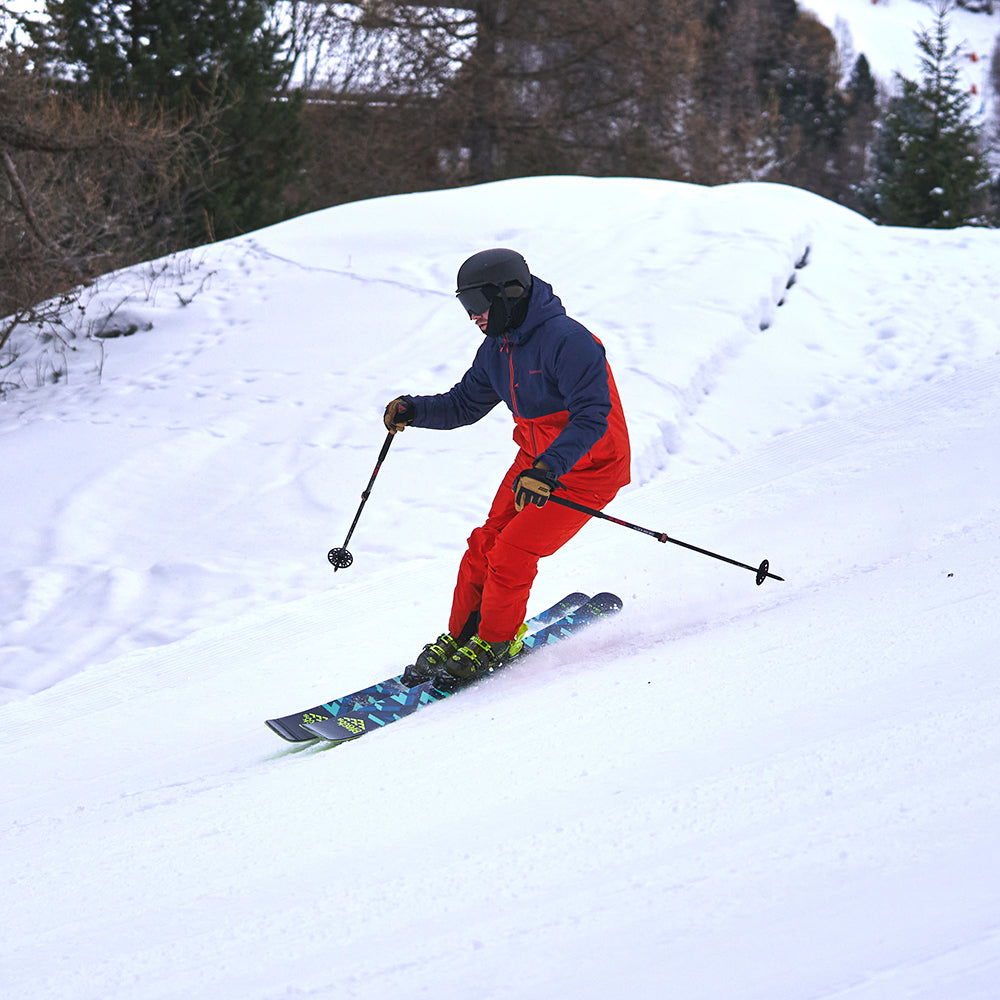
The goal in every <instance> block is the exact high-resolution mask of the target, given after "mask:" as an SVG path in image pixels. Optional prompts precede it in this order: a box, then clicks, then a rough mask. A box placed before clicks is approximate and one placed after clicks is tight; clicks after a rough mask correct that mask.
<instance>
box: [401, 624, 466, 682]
mask: <svg viewBox="0 0 1000 1000" xmlns="http://www.w3.org/2000/svg"><path fill="white" fill-rule="evenodd" d="M457 652H458V643H457V642H456V641H455V637H454V636H453V635H452V634H451V633H450V632H442V633H441V635H439V636H438V637H437V639H436V640H435V641H434V642H429V643H427V645H426V646H424V648H423V649H422V650H421V651H420V653H419V655H418V656H417V659H416V662H415V663H411V664H410V665H409V666H408V667H407V668H406V669H405V670H404V671H403V683H404V684H405V685H406V686H407V687H415V686H416V685H417V684H423V683H424V681H430V680H433V679H434V678H435V677H437V676H438V675H439V674H440V673H441V671H442V670H443V669H444V665H445V664H446V663H447V662H448V660H449V659H451V657H452V656H454V655H455V653H457Z"/></svg>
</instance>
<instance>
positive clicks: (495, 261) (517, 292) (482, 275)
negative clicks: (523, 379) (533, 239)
mask: <svg viewBox="0 0 1000 1000" xmlns="http://www.w3.org/2000/svg"><path fill="white" fill-rule="evenodd" d="M531 285H532V281H531V272H530V271H529V270H528V265H527V263H526V262H525V259H524V258H523V257H522V256H521V255H520V254H519V253H518V252H517V251H516V250H505V249H502V248H499V247H497V248H495V249H493V250H480V251H479V253H475V254H473V255H472V256H471V257H470V258H469V259H468V260H467V261H466V262H465V263H464V264H463V265H462V266H461V267H460V268H459V269H458V291H456V292H455V294H456V295H457V296H458V301H459V302H461V303H462V306H463V307H464V308H465V310H466V312H468V314H469V315H470V316H482V315H483V313H486V312H488V313H489V318H488V320H487V322H486V335H487V336H488V337H499V336H500V335H501V334H502V333H504V332H505V331H506V330H512V329H514V328H515V327H517V326H520V325H521V324H522V323H523V322H524V317H525V314H526V313H527V311H528V299H529V298H530V296H531Z"/></svg>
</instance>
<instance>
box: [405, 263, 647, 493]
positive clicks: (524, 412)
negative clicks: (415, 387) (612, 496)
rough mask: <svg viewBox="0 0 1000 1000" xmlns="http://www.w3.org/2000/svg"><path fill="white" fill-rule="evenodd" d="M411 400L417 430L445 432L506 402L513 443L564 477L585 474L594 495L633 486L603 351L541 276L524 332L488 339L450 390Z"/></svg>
mask: <svg viewBox="0 0 1000 1000" xmlns="http://www.w3.org/2000/svg"><path fill="white" fill-rule="evenodd" d="M412 399H413V402H414V406H415V408H416V413H415V416H414V420H413V425H414V426H415V427H431V428H439V429H449V428H452V427H461V426H464V425H465V424H471V423H474V422H475V421H477V420H479V419H481V418H482V417H484V416H485V415H486V414H487V413H489V412H490V410H492V409H493V407H494V406H496V405H497V403H499V402H501V401H502V402H504V403H506V404H507V407H508V408H509V409H510V411H511V413H513V415H514V421H515V429H514V440H515V441H516V442H517V443H518V445H520V447H521V448H522V449H523V450H524V451H525V452H526V453H527V455H528V456H529V457H530V458H531V459H538V458H540V459H542V460H543V461H544V462H545V464H546V465H547V466H548V467H549V468H550V469H552V471H553V472H555V474H556V475H557V476H559V477H560V478H563V477H564V476H565V475H566V474H567V473H570V472H571V471H572V472H574V473H579V474H581V476H582V475H585V476H586V477H587V482H586V483H584V482H583V481H582V479H581V481H580V483H579V485H580V486H586V487H588V488H590V489H596V488H597V487H603V486H609V487H611V488H613V489H618V488H619V487H621V486H623V485H624V484H625V483H627V482H628V481H629V460H630V459H629V441H628V431H627V429H626V427H625V419H624V416H623V414H622V409H621V402H620V400H619V398H618V390H617V389H616V387H615V383H614V378H613V376H612V374H611V370H610V368H609V367H608V363H607V360H606V357H605V352H604V347H603V345H602V344H601V342H600V341H599V340H598V339H597V338H596V337H595V336H594V335H593V334H592V333H591V332H590V331H589V330H587V328H586V327H584V326H583V325H582V324H581V323H578V322H577V321H576V320H574V319H571V318H570V317H569V316H567V315H566V310H565V308H563V304H562V302H560V300H559V298H558V296H556V295H555V294H554V293H553V291H552V286H551V285H549V284H548V283H547V282H545V281H542V280H541V279H540V278H537V277H534V276H533V288H532V292H531V300H530V302H529V304H528V312H527V315H526V317H525V320H524V322H523V323H522V324H521V325H520V326H519V327H517V328H516V329H515V330H512V331H509V332H508V333H506V334H505V335H504V336H502V337H486V338H484V340H483V342H482V344H481V345H480V347H479V350H478V351H477V352H476V356H475V358H474V360H473V362H472V366H471V367H470V368H469V370H468V371H467V372H466V373H465V375H464V376H463V377H462V380H461V381H460V382H459V383H458V384H457V385H455V386H454V387H453V388H451V389H450V390H449V391H448V392H444V393H440V394H438V395H434V396H414V397H412ZM572 478H577V477H576V476H574V477H572ZM564 481H565V480H564ZM566 485H567V487H569V486H571V485H572V484H571V483H570V482H566Z"/></svg>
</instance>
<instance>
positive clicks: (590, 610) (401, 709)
mask: <svg viewBox="0 0 1000 1000" xmlns="http://www.w3.org/2000/svg"><path fill="white" fill-rule="evenodd" d="M621 607H622V602H621V599H620V598H618V597H616V596H615V595H614V594H609V593H601V594H596V595H595V596H594V597H592V598H590V599H589V600H588V601H587V602H586V603H584V604H582V605H581V606H580V607H578V608H576V609H575V610H574V611H571V612H570V613H569V614H567V615H564V616H563V617H562V618H560V619H558V620H557V621H554V622H551V623H550V624H548V625H546V626H543V627H542V628H541V629H538V630H537V631H535V632H534V633H531V634H530V635H528V636H526V637H525V639H524V649H523V650H522V651H521V652H520V653H519V654H518V656H517V657H516V659H515V660H514V661H513V662H515V663H519V662H520V661H521V660H522V659H523V658H524V657H525V656H528V655H530V654H531V652H533V651H534V650H537V649H541V648H543V647H545V646H548V645H551V644H552V643H556V642H562V641H563V640H565V639H567V638H569V637H570V636H572V635H575V634H576V633H577V632H578V631H580V630H581V629H583V628H586V627H587V626H588V625H591V624H592V623H593V622H595V621H597V620H598V619H600V618H605V617H607V616H608V615H612V614H615V613H616V612H617V611H620V610H621ZM487 676H488V675H487ZM479 679H480V678H476V679H475V680H473V681H469V682H465V683H462V682H457V681H456V682H455V683H454V684H452V683H448V684H447V686H442V682H441V681H440V680H437V681H425V682H424V683H423V684H417V685H416V686H414V687H412V688H403V690H402V691H398V692H395V693H391V694H389V695H388V696H386V697H385V698H383V699H382V700H381V701H378V702H376V703H374V704H373V703H367V704H366V703H355V704H354V705H352V704H351V699H350V698H346V699H341V701H340V703H339V704H340V710H339V711H338V712H337V713H336V714H330V715H329V716H327V717H326V718H325V719H318V720H315V721H309V722H303V723H301V726H302V728H303V729H305V730H306V731H307V732H309V733H311V734H312V735H313V736H318V737H320V738H321V739H324V740H327V741H328V742H330V743H334V744H337V743H346V742H347V741H348V740H355V739H357V738H358V737H359V736H364V735H365V733H370V732H372V731H373V730H376V729H382V728H383V727H385V726H388V725H390V724H391V723H393V722H398V721H399V720H400V719H403V718H405V717H406V716H408V715H412V714H413V713H414V712H416V711H418V710H419V709H421V708H423V707H424V706H425V705H430V704H432V703H433V702H436V701H443V700H444V699H445V698H450V697H451V695H453V694H455V693H456V692H458V691H461V690H463V689H464V688H466V687H469V686H470V685H471V684H474V683H476V682H477V681H478V680H479Z"/></svg>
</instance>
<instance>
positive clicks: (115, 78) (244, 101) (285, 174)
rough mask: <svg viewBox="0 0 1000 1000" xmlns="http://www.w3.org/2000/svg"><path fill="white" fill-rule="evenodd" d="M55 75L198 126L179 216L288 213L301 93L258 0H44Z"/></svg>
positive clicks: (240, 218) (227, 219) (247, 221)
mask: <svg viewBox="0 0 1000 1000" xmlns="http://www.w3.org/2000/svg"><path fill="white" fill-rule="evenodd" d="M46 11H47V13H48V15H49V19H50V20H49V24H48V26H47V27H46V29H45V37H44V42H43V52H44V53H45V54H46V56H47V60H46V61H47V64H48V68H49V72H50V74H51V76H52V77H53V79H54V80H56V81H60V80H64V79H65V78H66V77H67V76H69V77H70V78H71V79H73V80H74V81H75V83H76V86H77V88H78V90H80V91H82V92H84V93H89V94H90V95H91V96H92V97H93V98H94V99H101V100H105V101H111V102H113V103H130V104H138V105H140V106H149V107H156V108H158V109H160V110H162V111H163V112H164V113H166V114H168V115H172V116H173V118H174V120H176V121H177V122H178V123H179V127H184V128H187V129H190V130H192V131H195V132H196V133H197V134H198V135H199V137H200V140H201V142H200V155H199V156H198V157H197V158H191V159H189V161H188V162H187V163H186V165H185V168H184V171H183V176H182V177H181V178H179V183H182V184H185V185H187V186H188V190H187V192H186V193H185V197H184V199H183V203H184V204H185V205H186V208H185V210H184V213H183V214H184V218H183V219H180V220H174V224H175V225H182V226H183V227H184V228H185V229H186V230H187V231H188V233H189V236H190V238H191V239H192V240H198V239H204V238H205V237H208V238H224V237H227V236H232V235H235V234H237V233H240V232H245V231H247V230H248V229H254V228H258V227H260V226H263V225H267V224H270V223H272V222H276V221H278V220H279V219H281V218H283V217H285V216H287V214H289V213H288V209H287V207H286V206H285V204H284V203H283V192H284V190H285V189H286V188H287V186H288V184H289V182H290V180H291V179H292V177H293V175H294V172H295V170H296V168H297V166H298V163H299V158H300V154H301V144H302V138H301V102H300V100H299V99H298V98H297V97H296V96H294V95H291V94H290V93H289V92H288V83H289V77H290V74H291V64H290V62H289V61H288V60H287V58H286V55H285V51H286V45H285V41H286V40H285V38H284V36H283V35H282V33H281V32H280V31H279V30H278V29H277V28H276V27H275V24H276V19H275V17H274V16H273V11H272V10H271V5H270V4H269V3H267V2H265V0H127V2H115V0H96V2H95V0H48V2H47V3H46Z"/></svg>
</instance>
